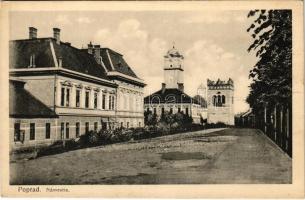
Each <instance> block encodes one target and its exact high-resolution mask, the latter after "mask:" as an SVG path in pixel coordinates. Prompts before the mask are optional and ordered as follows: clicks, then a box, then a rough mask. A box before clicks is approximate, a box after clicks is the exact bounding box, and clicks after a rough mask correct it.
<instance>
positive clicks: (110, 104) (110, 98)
mask: <svg viewBox="0 0 305 200" xmlns="http://www.w3.org/2000/svg"><path fill="white" fill-rule="evenodd" d="M111 99H112V98H111V96H109V107H108V108H109V110H111Z"/></svg>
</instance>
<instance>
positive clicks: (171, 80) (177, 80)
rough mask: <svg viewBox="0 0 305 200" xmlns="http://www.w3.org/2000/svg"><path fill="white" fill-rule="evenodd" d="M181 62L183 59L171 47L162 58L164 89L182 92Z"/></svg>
mask: <svg viewBox="0 0 305 200" xmlns="http://www.w3.org/2000/svg"><path fill="white" fill-rule="evenodd" d="M183 60H184V57H183V55H181V54H180V53H179V51H178V50H177V49H176V48H175V46H173V48H172V49H170V50H168V51H167V53H166V55H165V56H164V83H165V86H166V88H177V89H180V90H183V84H184V78H183V71H184V69H183Z"/></svg>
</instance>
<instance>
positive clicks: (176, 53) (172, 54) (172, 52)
mask: <svg viewBox="0 0 305 200" xmlns="http://www.w3.org/2000/svg"><path fill="white" fill-rule="evenodd" d="M164 57H166V58H168V57H178V58H183V56H182V54H180V52H179V51H178V50H177V49H176V48H175V46H173V48H171V49H170V50H168V51H167V53H166V55H165V56H164Z"/></svg>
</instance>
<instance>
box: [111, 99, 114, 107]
mask: <svg viewBox="0 0 305 200" xmlns="http://www.w3.org/2000/svg"><path fill="white" fill-rule="evenodd" d="M111 106H112V110H114V96H112V102H111Z"/></svg>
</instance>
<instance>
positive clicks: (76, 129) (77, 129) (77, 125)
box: [75, 122, 80, 137]
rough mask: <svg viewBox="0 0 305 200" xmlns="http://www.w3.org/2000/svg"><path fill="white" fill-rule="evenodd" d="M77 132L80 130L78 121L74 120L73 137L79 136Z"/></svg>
mask: <svg viewBox="0 0 305 200" xmlns="http://www.w3.org/2000/svg"><path fill="white" fill-rule="evenodd" d="M79 132H80V123H79V122H76V125H75V137H79Z"/></svg>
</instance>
